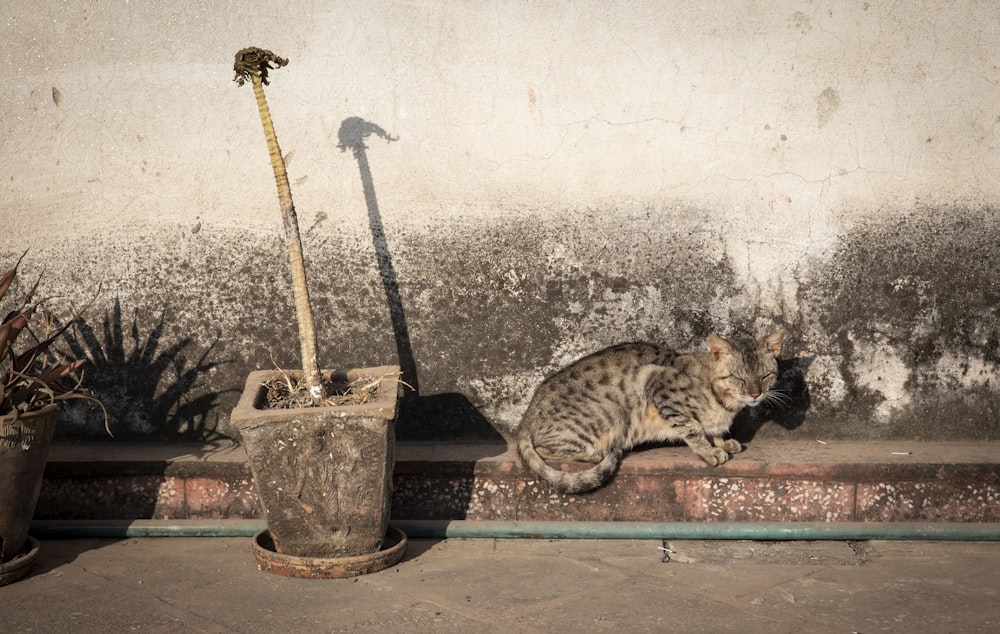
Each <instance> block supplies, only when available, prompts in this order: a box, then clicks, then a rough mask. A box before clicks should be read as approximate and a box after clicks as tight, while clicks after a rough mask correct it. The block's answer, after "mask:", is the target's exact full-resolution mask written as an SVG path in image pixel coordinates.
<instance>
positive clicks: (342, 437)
mask: <svg viewBox="0 0 1000 634" xmlns="http://www.w3.org/2000/svg"><path fill="white" fill-rule="evenodd" d="M281 374H282V373H281V372H279V371H277V370H273V371H266V370H265V371H257V372H252V373H251V374H250V376H249V378H248V379H247V383H246V389H245V390H244V392H243V395H242V397H241V398H240V401H239V403H238V404H237V406H236V408H235V409H234V410H233V413H232V418H231V421H232V424H233V426H234V427H236V428H237V429H238V430H239V432H240V435H241V436H242V438H243V445H244V448H245V449H246V452H247V458H248V460H249V462H250V468H251V470H252V471H253V476H254V483H255V486H256V488H257V495H258V497H259V498H260V502H261V506H262V507H263V509H264V513H265V515H266V519H267V526H268V530H269V531H270V534H271V540H272V541H273V545H274V549H275V551H276V552H277V553H279V554H283V555H291V556H295V557H317V558H327V559H329V558H341V557H358V556H367V555H373V554H377V553H378V552H379V550H380V549H381V548H382V546H383V540H385V537H386V532H387V530H388V528H389V508H390V505H391V502H392V472H393V468H394V466H395V436H396V433H395V418H396V401H397V399H398V394H399V382H398V381H396V380H383V381H381V382H380V383H379V386H378V388H377V392H376V393H375V395H374V397H373V398H371V399H370V400H369V401H368V402H367V403H365V404H362V405H343V406H323V407H300V408H294V409H274V408H267V402H266V389H267V388H265V387H264V383H265V382H267V381H268V380H269V379H273V378H276V377H280V376H281ZM284 374H286V375H292V376H295V375H296V374H300V373H296V372H295V371H288V372H284ZM398 374H399V368H398V367H390V366H385V367H377V368H359V369H354V370H349V371H347V372H344V373H334V374H333V375H332V376H331V373H329V372H325V373H324V379H325V382H329V381H331V380H332V381H333V382H335V383H344V384H346V383H350V382H353V381H355V380H357V379H359V378H365V377H374V378H378V377H382V376H398Z"/></svg>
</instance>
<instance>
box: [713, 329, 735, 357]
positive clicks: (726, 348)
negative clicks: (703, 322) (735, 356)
mask: <svg viewBox="0 0 1000 634" xmlns="http://www.w3.org/2000/svg"><path fill="white" fill-rule="evenodd" d="M708 349H709V350H711V351H712V358H713V359H715V360H716V361H718V360H720V359H722V358H723V357H728V356H729V355H731V354H732V353H733V344H731V343H729V342H728V341H726V340H725V339H723V338H722V337H716V336H715V335H709V336H708Z"/></svg>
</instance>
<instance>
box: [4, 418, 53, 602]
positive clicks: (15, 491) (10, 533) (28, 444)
mask: <svg viewBox="0 0 1000 634" xmlns="http://www.w3.org/2000/svg"><path fill="white" fill-rule="evenodd" d="M58 413H59V407H58V406H57V405H48V406H46V407H44V408H42V409H40V410H36V411H32V412H27V413H24V414H21V415H20V416H19V417H18V418H16V419H15V418H14V416H13V415H11V414H8V415H6V416H3V417H0V585H3V584H5V583H12V582H14V581H17V580H18V579H20V578H21V577H23V576H24V575H26V574H28V572H29V571H30V570H31V564H32V563H33V559H34V555H35V554H37V551H38V549H37V547H35V548H30V549H25V547H24V546H25V544H26V543H28V527H29V526H30V525H31V517H32V516H33V515H34V514H35V505H36V504H38V494H39V493H40V492H41V490H42V476H43V475H44V474H45V463H46V461H47V460H48V457H49V446H50V445H51V444H52V434H53V433H54V432H55V429H56V418H57V415H58ZM35 546H37V544H35ZM26 551H27V552H26ZM26 558H30V559H31V560H32V561H26Z"/></svg>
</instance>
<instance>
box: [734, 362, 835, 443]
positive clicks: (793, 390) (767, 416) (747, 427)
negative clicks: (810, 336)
mask: <svg viewBox="0 0 1000 634" xmlns="http://www.w3.org/2000/svg"><path fill="white" fill-rule="evenodd" d="M815 359H816V357H815V356H811V357H795V358H792V359H778V376H779V378H778V382H777V384H776V385H775V386H774V388H772V389H773V390H775V391H777V392H778V393H779V394H780V395H782V397H781V399H780V401H773V402H771V403H766V404H764V405H761V406H760V407H756V408H754V409H746V410H743V411H742V412H740V413H739V414H737V416H736V419H735V420H734V421H733V425H732V427H730V429H729V432H730V435H731V436H732V437H733V438H735V439H736V440H738V441H740V442H741V443H749V442H751V441H752V440H753V439H754V437H756V436H757V434H758V433H759V432H760V430H761V428H762V427H764V426H765V425H766V424H767V423H769V422H771V423H775V424H776V425H778V426H779V427H781V428H782V429H785V430H788V431H791V430H793V429H798V428H799V427H801V426H802V423H804V422H805V420H806V412H808V411H809V407H810V398H809V386H808V384H807V383H806V374H807V373H808V372H809V366H810V365H812V362H813V361H814V360H815Z"/></svg>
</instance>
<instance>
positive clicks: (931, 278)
mask: <svg viewBox="0 0 1000 634" xmlns="http://www.w3.org/2000/svg"><path fill="white" fill-rule="evenodd" d="M998 258H1000V219H998V217H997V213H996V210H995V209H992V208H989V207H984V208H978V209H969V208H934V209H930V208H918V209H914V210H913V211H911V212H909V213H901V214H897V215H895V216H893V217H889V218H883V219H882V220H879V221H872V222H865V223H861V224H860V225H859V226H857V227H856V228H854V229H853V230H851V231H850V232H848V233H846V234H844V235H843V236H842V237H841V238H840V240H839V242H838V246H837V248H836V249H835V251H834V253H833V256H832V258H831V259H830V260H829V261H826V262H819V263H814V265H813V269H812V270H811V271H810V273H809V275H808V277H809V280H808V281H803V282H802V283H801V284H800V292H799V295H800V297H799V301H800V304H801V306H802V311H803V315H805V318H806V319H807V320H809V321H811V322H812V324H811V325H810V324H803V325H802V327H803V329H805V330H807V331H808V337H809V338H810V339H811V341H810V342H809V343H810V347H811V348H812V349H814V350H815V351H816V352H817V359H816V363H815V364H814V367H813V371H812V372H811V375H812V378H811V385H812V386H813V392H814V394H815V395H821V398H818V399H815V400H814V403H815V404H816V407H815V408H814V411H813V412H812V413H811V420H812V421H813V423H812V424H810V425H808V426H807V428H809V432H808V433H810V434H812V435H821V434H828V435H829V436H833V437H861V438H865V437H871V438H912V439H939V440H947V439H951V438H954V439H960V438H962V439H968V438H977V439H996V438H1000V423H998V419H997V414H998V411H1000V391H998V388H1000V386H998V385H997V382H996V381H995V377H996V374H997V369H998V363H1000V348H998V346H1000V279H998V278H997V275H996V269H995V262H997V259H998Z"/></svg>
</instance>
